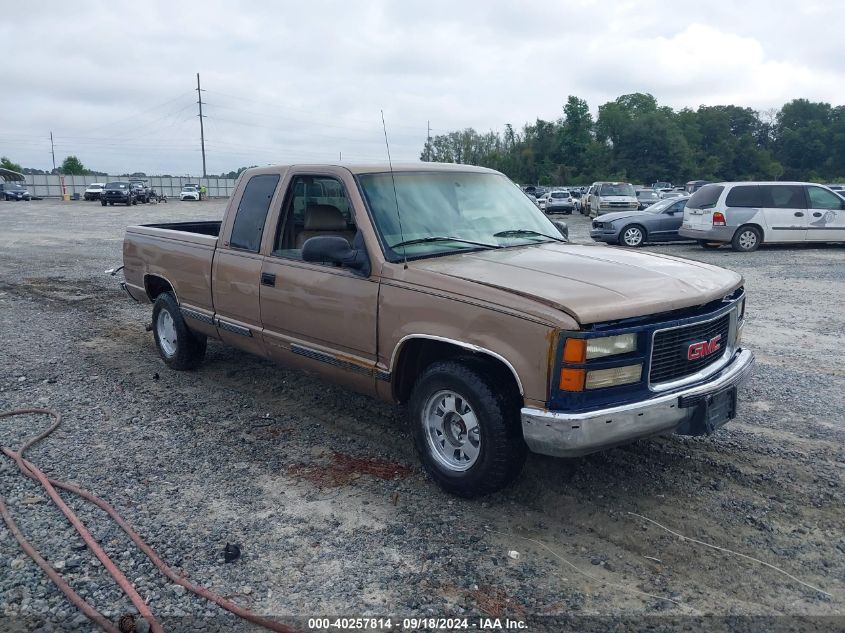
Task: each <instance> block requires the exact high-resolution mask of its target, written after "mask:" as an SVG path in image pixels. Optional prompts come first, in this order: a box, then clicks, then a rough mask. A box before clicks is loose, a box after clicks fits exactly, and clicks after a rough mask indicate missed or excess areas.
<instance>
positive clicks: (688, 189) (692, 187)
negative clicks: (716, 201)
mask: <svg viewBox="0 0 845 633" xmlns="http://www.w3.org/2000/svg"><path fill="white" fill-rule="evenodd" d="M709 184H710V181H709V180H690V181H689V182H688V183H687V184H686V185H684V193H686V194H687V195H692V194H694V193H695V192H696V191H698V190H699V189H701V188H702V187H703V186H704V185H709Z"/></svg>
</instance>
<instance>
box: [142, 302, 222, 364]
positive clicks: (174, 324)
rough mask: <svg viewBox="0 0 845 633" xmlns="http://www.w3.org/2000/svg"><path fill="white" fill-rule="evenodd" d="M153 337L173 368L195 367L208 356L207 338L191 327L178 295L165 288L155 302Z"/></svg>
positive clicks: (166, 360)
mask: <svg viewBox="0 0 845 633" xmlns="http://www.w3.org/2000/svg"><path fill="white" fill-rule="evenodd" d="M153 337H154V338H155V342H156V347H157V348H158V353H159V355H160V356H161V358H162V360H163V361H164V363H165V364H166V365H167V366H168V367H170V368H171V369H176V370H179V371H182V370H186V369H195V368H196V367H198V366H199V364H200V363H202V361H203V358H205V349H206V345H207V342H208V341H207V339H206V337H205V336H204V335H203V334H195V333H194V332H191V330H189V329H188V326H187V325H186V324H185V319H184V317H183V316H182V311H181V310H180V309H179V304H178V303H177V302H176V297H175V296H174V295H173V293H172V292H163V293H161V294H160V295H159V296H158V297H156V300H155V304H154V305H153Z"/></svg>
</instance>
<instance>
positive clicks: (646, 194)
mask: <svg viewBox="0 0 845 633" xmlns="http://www.w3.org/2000/svg"><path fill="white" fill-rule="evenodd" d="M658 200H660V194H658V193H657V192H656V191H655V190H654V189H640V190H639V191H637V201H638V202H639V203H640V207H639V208H640V211H642V210H643V209H645V208H646V207H650V206H651V205H653V204H654V203H655V202H657V201H658Z"/></svg>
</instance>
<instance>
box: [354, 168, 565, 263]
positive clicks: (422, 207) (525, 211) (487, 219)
mask: <svg viewBox="0 0 845 633" xmlns="http://www.w3.org/2000/svg"><path fill="white" fill-rule="evenodd" d="M393 177H394V178H395V181H396V194H395V197H394V190H393V179H392V178H391V174H390V173H379V174H362V175H360V176H358V180H359V182H360V184H361V189H362V190H363V192H364V197H365V198H366V200H367V204H368V206H369V208H370V213H371V215H372V219H373V224H374V225H375V227H376V230H377V231H378V234H379V238H380V239H381V242H382V244H383V245H384V246H385V254H386V255H387V257H388V259H391V260H392V261H397V260H399V259H400V258H401V256H402V254H403V251H404V254H405V255H406V256H407V257H409V258H411V257H428V256H430V255H437V254H445V253H457V252H461V251H466V250H477V249H479V248H495V247H497V246H515V245H523V244H531V243H536V242H548V241H551V240H555V239H560V233H559V232H558V230H557V228H556V227H555V226H554V225H553V224H552V223H551V221H550V220H549V219H548V218H546V216H545V215H544V214H543V213H542V212H541V211H540V210H539V209H537V207H536V206H535V205H534V204H533V203H532V202H531V201H530V200H529V199H528V198H527V197H526V196H525V195H524V194H523V193H522V192H521V191H520V189H519V187H517V186H515V185H514V184H513V183H512V182H511V181H510V180H508V179H507V178H506V177H504V176H502V175H500V174H492V173H473V172H398V173H396V172H394V174H393ZM397 199H398V201H399V213H397V208H396V200H397ZM400 216H401V217H400ZM400 222H401V228H400ZM511 231H522V232H521V233H519V234H514V233H508V234H507V235H497V234H499V233H505V232H511ZM525 231H527V232H528V233H525ZM532 232H533V233H532ZM545 236H549V237H545ZM427 238H454V240H465V241H466V242H475V244H469V243H466V242H459V241H454V240H447V239H438V240H436V241H431V242H423V243H416V244H407V246H404V247H402V246H397V245H398V244H400V243H402V242H408V241H410V240H425V239H427ZM485 245H486V246H485Z"/></svg>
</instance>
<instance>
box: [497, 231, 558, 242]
mask: <svg viewBox="0 0 845 633" xmlns="http://www.w3.org/2000/svg"><path fill="white" fill-rule="evenodd" d="M520 235H539V236H540V237H547V238H549V239H550V240H554V241H555V242H563V243H564V244H566V243H567V242H566V240H565V239H563V238H562V237H555V236H554V235H546V234H545V233H540V232H539V231H532V230H531V229H511V230H510V231H499V232H498V233H493V237H519V236H520Z"/></svg>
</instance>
